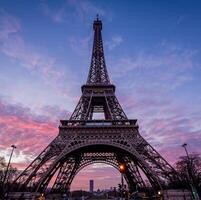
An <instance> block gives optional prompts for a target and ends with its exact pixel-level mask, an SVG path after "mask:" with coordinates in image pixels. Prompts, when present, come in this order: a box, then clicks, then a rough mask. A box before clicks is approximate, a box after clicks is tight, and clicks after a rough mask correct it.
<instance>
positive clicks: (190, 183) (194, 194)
mask: <svg viewBox="0 0 201 200" xmlns="http://www.w3.org/2000/svg"><path fill="white" fill-rule="evenodd" d="M182 147H183V148H184V149H185V152H186V156H187V170H186V171H187V179H188V182H189V185H190V188H191V192H192V195H193V198H194V199H196V200H200V198H199V196H198V192H197V190H196V188H195V186H194V183H193V179H192V176H191V173H190V168H189V164H190V157H189V154H188V151H187V144H186V143H184V144H183V145H182Z"/></svg>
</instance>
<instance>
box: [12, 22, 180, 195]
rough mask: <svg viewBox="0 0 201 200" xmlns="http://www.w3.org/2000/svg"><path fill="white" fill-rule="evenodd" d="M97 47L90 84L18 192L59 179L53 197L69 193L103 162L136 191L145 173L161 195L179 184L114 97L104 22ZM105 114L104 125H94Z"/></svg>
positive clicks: (24, 174)
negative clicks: (91, 166) (75, 182)
mask: <svg viewBox="0 0 201 200" xmlns="http://www.w3.org/2000/svg"><path fill="white" fill-rule="evenodd" d="M93 30H94V42H93V50H92V58H91V66H90V70H89V75H88V79H87V82H86V84H85V85H83V86H82V95H81V98H80V100H79V102H78V104H77V106H76V108H75V110H74V112H73V113H72V115H71V117H70V119H69V120H61V123H60V126H59V134H58V136H57V137H56V138H55V139H54V140H53V141H52V142H51V143H50V144H49V145H48V146H47V147H46V148H45V149H44V150H43V151H42V152H41V153H40V155H39V156H38V157H37V158H36V159H35V160H34V161H33V162H32V163H31V164H30V165H29V166H28V167H27V168H26V169H25V170H24V171H23V172H22V173H21V174H20V176H19V177H18V178H17V179H16V180H15V182H14V184H13V185H14V187H13V191H32V192H38V191H39V192H42V191H45V190H46V188H47V186H48V184H49V182H50V180H51V179H52V177H53V176H54V175H56V176H57V177H56V179H55V182H54V184H53V186H52V188H51V191H52V192H55V193H57V192H66V191H67V190H69V188H70V185H71V182H72V180H73V178H74V177H75V175H76V174H77V173H78V172H79V171H80V170H81V169H82V168H83V167H85V166H87V165H89V164H92V163H96V162H102V163H107V164H109V165H111V166H113V167H115V168H116V169H119V165H120V163H124V164H125V165H126V170H125V173H124V177H125V179H126V181H127V183H128V186H129V189H130V190H131V191H132V190H134V189H135V188H136V185H137V186H138V188H144V187H145V183H144V181H143V179H142V175H141V174H142V173H141V172H140V171H143V172H144V174H145V175H146V176H147V178H148V180H149V182H150V183H151V185H152V187H153V188H154V189H156V190H158V189H161V188H163V187H164V186H165V185H167V184H170V183H174V181H176V180H178V177H177V174H176V172H175V170H174V169H173V168H172V167H171V166H170V165H169V164H168V162H167V161H166V160H165V159H164V158H163V157H161V155H160V154H159V153H158V152H157V151H156V150H155V149H154V148H153V147H152V146H151V145H150V144H149V143H148V142H147V141H146V140H145V139H144V138H143V137H142V136H141V135H140V133H139V127H138V125H137V120H136V119H134V120H132V119H128V118H127V116H126V114H125V113H124V111H123V109H122V107H121V105H120V104H119V102H118V100H117V98H116V96H115V86H114V85H113V84H111V82H110V79H109V76H108V73H107V69H106V64H105V58H104V51H103V42H102V35H101V30H102V22H101V21H100V20H99V19H97V20H95V21H94V23H93ZM94 113H103V114H104V119H96V120H95V119H94V118H93V115H94Z"/></svg>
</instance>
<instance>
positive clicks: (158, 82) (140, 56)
mask: <svg viewBox="0 0 201 200" xmlns="http://www.w3.org/2000/svg"><path fill="white" fill-rule="evenodd" d="M155 48H156V47H155ZM196 53H197V51H196V50H191V49H182V48H179V47H176V46H172V45H167V44H163V45H161V46H158V51H152V52H146V51H139V53H136V54H135V55H134V56H133V57H129V56H128V57H120V58H119V59H117V60H114V61H113V62H111V63H110V66H112V67H111V69H112V74H113V77H114V78H115V79H121V78H124V77H127V80H128V81H127V84H128V85H129V86H132V85H133V84H130V83H129V80H131V79H132V81H138V82H139V81H145V82H146V83H147V82H150V83H151V85H152V87H159V86H160V87H163V86H164V87H166V86H167V85H168V83H169V82H171V83H172V84H171V85H168V87H169V88H168V89H175V88H176V87H178V86H181V85H182V84H184V83H186V82H188V81H191V80H192V79H193V76H192V70H193V69H194V68H196V67H197V63H196V61H195V60H196V59H194V57H195V55H196ZM131 76H132V78H131ZM143 77H146V80H145V79H144V78H143ZM133 83H134V84H135V82H133ZM147 85H148V84H147Z"/></svg>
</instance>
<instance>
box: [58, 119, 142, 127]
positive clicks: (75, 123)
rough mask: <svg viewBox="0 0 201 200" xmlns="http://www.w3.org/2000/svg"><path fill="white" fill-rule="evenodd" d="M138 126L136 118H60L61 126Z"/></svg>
mask: <svg viewBox="0 0 201 200" xmlns="http://www.w3.org/2000/svg"><path fill="white" fill-rule="evenodd" d="M131 125H133V126H138V125H137V120H136V119H130V120H125V119H124V120H60V126H61V127H81V126H131Z"/></svg>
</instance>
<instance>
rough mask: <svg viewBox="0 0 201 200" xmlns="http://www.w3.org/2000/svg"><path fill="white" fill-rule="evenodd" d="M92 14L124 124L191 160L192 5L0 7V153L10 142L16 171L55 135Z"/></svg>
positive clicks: (74, 93)
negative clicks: (131, 121)
mask: <svg viewBox="0 0 201 200" xmlns="http://www.w3.org/2000/svg"><path fill="white" fill-rule="evenodd" d="M97 13H98V14H99V16H100V19H101V20H102V22H103V41H104V50H105V57H106V64H107V68H108V71H109V75H110V79H111V80H112V82H113V83H114V84H115V85H116V86H117V97H118V99H119V101H120V103H121V105H122V107H123V108H124V110H125V112H126V113H127V115H128V117H129V118H137V119H138V121H139V125H140V130H141V134H142V135H143V136H144V137H145V138H146V139H147V140H148V141H149V142H150V143H151V144H152V145H153V146H154V147H155V148H156V149H157V150H158V151H159V152H161V154H162V155H163V156H164V157H165V158H166V159H167V160H168V161H169V162H170V163H172V164H173V163H174V162H175V161H176V159H177V158H178V157H179V156H181V155H183V154H184V152H183V149H182V148H181V144H183V143H184V142H186V143H188V147H189V151H191V152H193V151H194V152H199V153H200V152H201V150H200V145H201V125H200V124H201V119H200V116H201V114H200V113H201V106H200V105H201V95H200V93H201V78H200V77H201V39H200V35H201V1H198V0H191V1H190V0H188V1H187V0H169V1H168V0H166V1H162V0H161V1H159V0H154V1H152V0H149V1H145V0H133V1H131V0H130V1H117V0H116V1H115V0H109V1H95V0H94V1H89V0H83V1H79V0H58V1H45V0H41V1H40V0H37V1H36V0H34V1H26V0H21V1H19V2H15V1H11V0H0V153H1V155H5V156H8V155H9V147H10V145H11V144H12V143H16V145H17V146H18V150H17V151H16V154H15V156H14V158H13V159H14V160H13V162H14V163H15V164H16V165H18V166H24V165H25V163H28V162H30V160H31V159H33V157H35V156H36V155H37V154H38V153H39V152H40V151H41V150H42V149H43V148H44V147H45V146H46V145H47V144H48V143H49V142H50V141H51V140H52V139H53V138H54V137H55V136H56V135H57V133H58V132H57V127H58V124H59V120H60V119H66V118H68V117H69V115H70V113H71V112H72V111H73V109H74V107H75V106H76V103H77V101H78V99H79V97H80V95H81V90H80V86H81V85H82V84H84V83H85V82H86V78H87V74H88V69H89V64H90V56H91V49H92V42H93V31H92V23H93V20H94V19H95V18H96V14H97ZM8 122H9V123H8ZM48 131H49V132H48ZM36 137H37V142H36V143H35V144H33V141H34V138H36ZM95 169H96V170H95V171H94V170H92V167H91V168H90V167H89V168H87V169H85V171H86V172H85V173H87V170H88V173H89V174H90V170H91V171H93V172H94V173H92V174H91V175H93V176H95V172H96V174H98V173H97V170H102V168H97V167H95ZM111 170H112V169H111V168H108V173H109V174H110V173H111ZM112 173H116V172H114V171H113V172H112ZM80 177H81V175H80ZM82 177H83V176H82ZM102 177H104V174H103V176H102ZM109 177H110V176H109ZM110 178H111V177H110ZM97 179H98V178H97ZM116 181H117V180H116ZM83 183H84V182H83ZM112 184H115V180H114V183H113V182H112ZM75 185H76V184H75ZM83 185H84V184H83ZM100 187H102V186H101V181H100Z"/></svg>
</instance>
